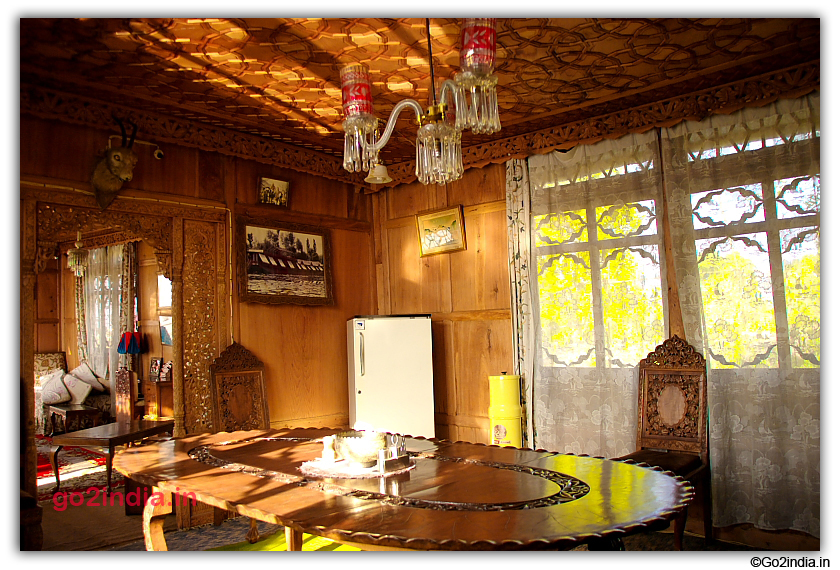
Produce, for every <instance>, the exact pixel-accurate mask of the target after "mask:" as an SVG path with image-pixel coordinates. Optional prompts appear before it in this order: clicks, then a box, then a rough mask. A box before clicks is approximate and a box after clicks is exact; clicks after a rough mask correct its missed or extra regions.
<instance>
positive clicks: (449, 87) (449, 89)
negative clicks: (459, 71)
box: [440, 79, 458, 110]
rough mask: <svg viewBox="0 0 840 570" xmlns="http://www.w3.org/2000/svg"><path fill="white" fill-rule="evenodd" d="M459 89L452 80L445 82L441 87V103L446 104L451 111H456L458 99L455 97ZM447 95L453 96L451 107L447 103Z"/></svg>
mask: <svg viewBox="0 0 840 570" xmlns="http://www.w3.org/2000/svg"><path fill="white" fill-rule="evenodd" d="M457 89H458V86H457V85H456V83H455V82H454V81H452V80H451V79H446V80H444V82H443V83H442V84H441V86H440V102H441V103H442V104H445V105H446V106H447V107H449V108H450V109H453V110H454V109H455V102H456V101H457V99H456V97H455V94H456V93H457V92H458V91H457ZM447 93H448V94H449V95H450V96H451V100H452V104H451V105H450V104H449V103H447V100H446V95H447Z"/></svg>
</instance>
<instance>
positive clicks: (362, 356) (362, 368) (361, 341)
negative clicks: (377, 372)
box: [359, 333, 365, 376]
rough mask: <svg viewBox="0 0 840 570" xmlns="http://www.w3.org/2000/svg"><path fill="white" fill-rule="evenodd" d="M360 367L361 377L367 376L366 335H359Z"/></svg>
mask: <svg viewBox="0 0 840 570" xmlns="http://www.w3.org/2000/svg"><path fill="white" fill-rule="evenodd" d="M359 366H360V372H361V375H362V376H364V375H365V335H364V333H359Z"/></svg>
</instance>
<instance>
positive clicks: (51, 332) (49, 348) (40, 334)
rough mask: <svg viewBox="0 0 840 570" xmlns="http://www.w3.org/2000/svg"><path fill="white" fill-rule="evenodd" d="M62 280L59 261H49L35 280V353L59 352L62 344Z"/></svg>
mask: <svg viewBox="0 0 840 570" xmlns="http://www.w3.org/2000/svg"><path fill="white" fill-rule="evenodd" d="M60 286H61V279H60V271H59V268H58V260H56V259H49V260H47V262H46V267H45V268H44V269H43V271H41V272H39V273H38V275H37V276H36V280H35V351H36V352H57V351H59V350H60V349H59V347H60V346H61V342H60V319H59V303H60V299H61V292H60Z"/></svg>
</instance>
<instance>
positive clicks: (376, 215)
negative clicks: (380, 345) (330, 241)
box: [372, 192, 391, 315]
mask: <svg viewBox="0 0 840 570" xmlns="http://www.w3.org/2000/svg"><path fill="white" fill-rule="evenodd" d="M387 195H388V194H387V193H386V192H380V193H377V194H373V206H372V209H373V231H372V234H373V240H372V242H373V243H372V246H373V265H374V273H375V281H374V283H375V284H376V305H375V306H376V309H377V310H376V314H378V315H389V314H391V287H390V284H389V281H388V274H389V271H388V267H389V265H390V263H389V260H390V257H389V255H388V254H387V252H388V233H387V232H386V231H385V228H384V223H385V211H386V207H387V203H386V197H387Z"/></svg>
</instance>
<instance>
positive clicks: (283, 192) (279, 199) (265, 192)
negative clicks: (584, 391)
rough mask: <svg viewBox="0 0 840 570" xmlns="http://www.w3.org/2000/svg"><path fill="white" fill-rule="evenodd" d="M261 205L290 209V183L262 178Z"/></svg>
mask: <svg viewBox="0 0 840 570" xmlns="http://www.w3.org/2000/svg"><path fill="white" fill-rule="evenodd" d="M259 198H260V204H271V205H273V206H282V207H284V208H288V207H289V183H288V182H286V181H284V180H275V179H274V178H260V195H259Z"/></svg>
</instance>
